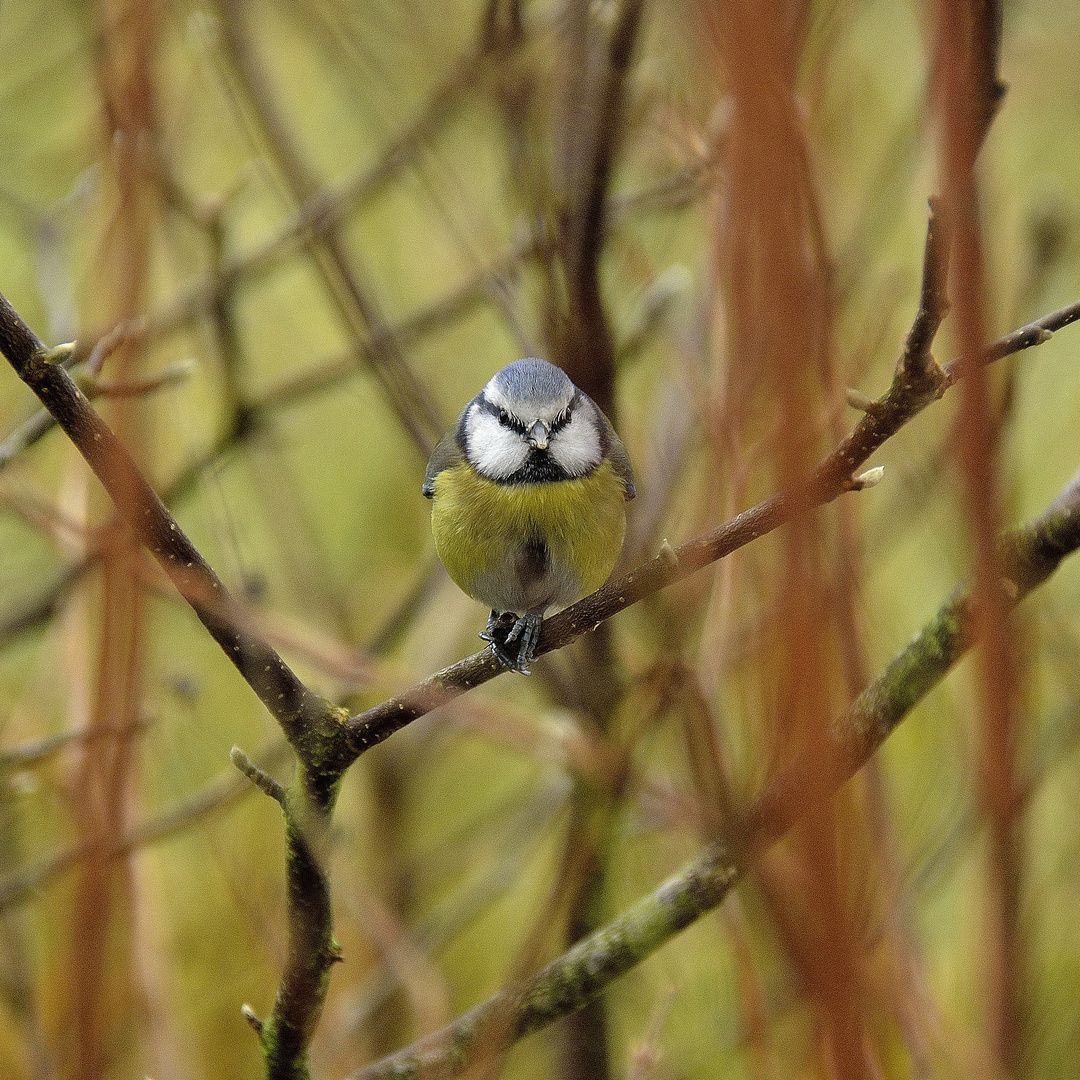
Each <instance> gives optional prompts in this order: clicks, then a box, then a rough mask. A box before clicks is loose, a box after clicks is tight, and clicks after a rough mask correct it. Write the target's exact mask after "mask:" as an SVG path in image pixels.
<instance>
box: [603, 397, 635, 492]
mask: <svg viewBox="0 0 1080 1080" xmlns="http://www.w3.org/2000/svg"><path fill="white" fill-rule="evenodd" d="M596 415H597V416H598V417H599V418H600V426H601V428H602V429H603V444H604V453H605V454H606V455H607V459H608V461H610V462H611V467H612V468H613V469H614V470H615V475H616V476H618V478H619V479H620V480H621V481H622V482H623V490H624V492H625V494H626V498H627V500H628V501H629V500H630V499H632V498H633V497H634V496H635V495H636V494H637V488H636V487H634V467H633V465H631V464H630V455H629V454H628V453H627V452H626V447H625V446H623V443H622V439H620V438H619V436H618V435H616V434H615V429H614V428H613V427H612V426H611V424H610V422H609V421H608V418H607V417H606V416H605V415H604V414H603V413H602V412H601V411H600V410H599V409H597V410H596Z"/></svg>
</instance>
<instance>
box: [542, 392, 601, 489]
mask: <svg viewBox="0 0 1080 1080" xmlns="http://www.w3.org/2000/svg"><path fill="white" fill-rule="evenodd" d="M584 411H585V410H584V408H579V409H577V410H576V411H575V412H574V415H573V416H571V417H570V423H568V424H567V425H566V427H564V428H563V429H562V430H561V431H559V432H558V434H557V435H555V436H554V438H552V440H551V444H550V445H549V446H548V452H549V453H550V454H551V456H552V457H553V458H554V459H555V461H556V462H557V463H558V464H559V465H560V466H562V468H563V470H564V471H565V472H567V473H569V475H570V476H584V475H585V474H586V473H588V472H591V471H592V470H593V469H595V468H596V466H597V465H599V464H600V459H601V457H602V454H601V451H600V432H599V431H598V430H597V427H596V424H595V423H593V422H592V421H593V418H592V417H591V416H587V415H583V413H584Z"/></svg>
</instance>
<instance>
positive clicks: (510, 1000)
mask: <svg viewBox="0 0 1080 1080" xmlns="http://www.w3.org/2000/svg"><path fill="white" fill-rule="evenodd" d="M1078 547H1080V473H1077V475H1076V476H1075V477H1074V478H1073V480H1072V481H1071V483H1070V484H1069V485H1068V487H1066V489H1065V490H1064V491H1063V492H1062V493H1061V495H1059V496H1058V498H1057V499H1055V500H1054V502H1053V503H1052V504H1051V506H1050V507H1049V508H1048V509H1047V510H1046V512H1045V513H1043V514H1042V515H1041V516H1040V517H1039V518H1037V519H1035V520H1034V521H1032V522H1030V523H1028V524H1026V525H1023V526H1021V527H1019V528H1017V529H1014V530H1011V531H1010V532H1009V533H1007V534H1006V535H1005V537H1004V538H1003V540H1002V542H1001V552H1002V558H1003V560H1004V562H1005V564H1006V565H1007V567H1008V573H1009V577H1010V580H1012V581H1013V582H1014V583H1015V584H1016V591H1015V597H1014V598H1012V600H1011V602H1012V603H1015V602H1017V601H1018V600H1020V599H1022V598H1023V597H1024V596H1026V595H1027V594H1028V593H1029V592H1031V590H1032V589H1034V588H1036V587H1037V586H1038V585H1040V584H1042V583H1043V582H1044V581H1045V580H1046V579H1047V578H1048V577H1049V576H1050V575H1051V574H1052V573H1053V572H1054V571H1055V570H1056V569H1057V567H1058V566H1059V565H1060V563H1061V561H1062V559H1064V558H1065V556H1067V555H1069V554H1071V553H1072V552H1074V551H1075V550H1076V549H1077V548H1078ZM974 628H975V627H974V620H973V617H972V609H971V598H970V595H969V594H967V593H965V592H962V591H961V592H958V593H956V594H955V595H954V596H953V597H951V598H950V599H949V600H948V601H947V602H946V603H945V604H944V605H943V606H942V608H941V609H940V610H939V611H938V613H937V615H936V616H935V617H934V618H933V619H932V620H931V621H930V622H929V623H927V625H926V626H925V627H924V628H923V629H922V631H921V632H920V633H919V634H918V635H917V636H916V637H915V639H914V640H913V641H912V642H911V644H909V645H908V646H907V647H906V648H905V649H904V650H903V651H902V652H900V653H899V654H898V655H897V656H896V657H895V659H894V660H893V661H892V662H891V663H890V664H889V666H888V667H887V668H886V669H885V671H884V672H883V673H882V674H881V676H879V678H878V679H876V680H875V681H874V682H873V683H871V684H870V686H868V687H867V688H866V689H865V690H864V691H863V692H862V693H861V694H860V695H859V696H858V698H856V700H855V701H854V702H853V703H852V705H851V706H850V708H849V709H848V710H847V712H846V713H845V714H844V715H843V716H842V717H840V718H839V719H838V721H837V722H836V724H835V725H834V726H833V728H832V730H831V736H832V737H831V739H830V741H829V744H828V745H827V746H824V747H816V748H815V753H816V754H820V755H821V756H822V758H823V759H824V760H825V761H826V762H827V764H828V785H827V788H828V790H829V791H834V790H835V789H836V788H838V787H839V786H840V785H841V784H843V783H844V782H845V781H846V780H848V779H850V777H851V776H853V775H854V774H855V773H856V772H857V771H858V770H859V769H860V768H861V767H862V766H863V765H864V764H865V763H866V762H867V760H868V759H869V758H870V756H871V755H872V754H873V753H874V752H875V751H876V750H877V749H878V747H880V746H881V744H882V743H883V742H884V741H885V739H886V738H887V737H888V736H889V734H891V732H892V731H893V730H894V729H895V728H896V726H897V724H899V723H900V721H901V720H903V718H904V717H905V716H906V715H907V714H908V713H909V712H910V711H911V710H912V709H913V708H914V707H915V705H917V704H918V702H919V701H921V700H922V699H923V698H924V697H925V696H926V694H927V693H928V692H929V691H930V690H931V689H932V688H933V687H934V686H936V685H937V683H938V682H940V681H941V679H942V678H944V676H945V675H946V674H947V673H948V671H949V670H950V669H951V668H952V667H953V665H954V664H955V663H956V662H957V661H958V660H959V659H960V657H961V656H962V655H963V654H964V653H965V652H966V651H967V650H968V649H969V648H970V647H971V645H972V644H973V630H974ZM805 769H806V762H805V760H801V759H800V760H799V761H796V762H794V763H793V764H792V765H790V766H789V767H788V768H786V769H785V770H784V771H783V772H782V773H781V774H779V775H778V776H776V777H775V778H774V779H773V780H772V782H770V783H769V784H768V785H767V787H766V789H765V791H764V793H763V794H762V795H761V796H759V798H758V799H757V801H756V802H755V803H754V804H753V805H752V806H751V808H750V810H749V812H747V813H746V814H744V815H743V816H742V817H741V818H740V819H739V821H738V824H737V827H736V829H735V830H734V832H733V834H732V835H731V836H730V837H728V838H726V839H717V840H715V841H714V842H713V843H712V844H710V845H709V847H707V848H706V849H705V850H704V851H702V852H701V854H699V855H698V856H697V857H696V858H695V859H694V860H693V861H692V862H690V863H689V864H688V865H687V866H686V867H684V868H683V870H682V871H680V872H679V873H678V874H676V875H675V876H674V877H672V878H671V879H669V880H668V881H666V882H665V883H664V884H663V885H661V886H660V887H659V888H658V889H656V890H655V891H654V892H653V893H651V894H650V895H649V896H646V897H644V898H643V899H641V900H639V901H638V902H637V903H636V904H634V905H633V906H632V907H630V908H628V909H627V910H626V911H624V912H623V913H622V914H621V915H619V916H618V917H617V918H616V919H614V920H613V921H612V922H610V923H608V924H607V925H606V926H604V927H603V928H602V929H600V930H598V931H597V932H596V933H594V934H591V935H590V936H589V937H587V938H585V939H584V940H582V941H580V942H579V943H578V944H577V945H575V946H574V947H573V948H572V949H570V950H569V951H568V952H566V953H564V954H563V955H562V956H560V957H559V958H558V959H557V960H554V961H553V962H552V963H550V964H548V965H547V967H545V968H544V969H543V970H541V971H540V972H538V973H537V974H536V975H534V976H533V977H532V978H530V979H528V980H526V981H525V982H524V983H523V984H522V985H520V986H515V987H511V988H509V989H507V990H504V991H502V992H500V993H498V994H496V995H495V996H494V997H491V998H489V999H488V1000H487V1001H485V1002H483V1003H482V1004H480V1005H478V1006H477V1007H476V1008H474V1009H473V1010H471V1011H470V1012H468V1013H466V1014H465V1015H464V1016H463V1017H461V1018H460V1019H458V1020H456V1021H454V1023H452V1024H450V1025H449V1026H448V1027H445V1028H443V1029H442V1030H441V1031H438V1032H435V1033H434V1034H433V1035H431V1036H429V1037H427V1038H425V1039H423V1040H421V1041H420V1042H418V1043H415V1044H414V1045H412V1046H409V1047H406V1048H405V1049H403V1050H400V1051H398V1052H397V1053H396V1054H393V1055H391V1056H390V1057H388V1058H384V1059H383V1060H382V1061H379V1062H375V1063H374V1064H372V1065H369V1066H367V1067H366V1068H363V1069H360V1070H358V1071H357V1072H354V1073H352V1074H351V1075H350V1077H349V1078H348V1080H406V1078H408V1080H412V1078H418V1077H422V1076H428V1075H434V1076H440V1077H451V1076H457V1075H460V1074H461V1073H463V1072H465V1071H466V1070H467V1069H468V1068H469V1066H470V1064H471V1063H472V1061H471V1052H472V1050H473V1048H475V1047H477V1046H478V1045H483V1044H484V1043H485V1040H486V1039H487V1038H489V1037H491V1034H492V1032H497V1033H498V1034H499V1035H501V1037H502V1042H501V1045H505V1044H506V1041H507V1040H509V1041H510V1042H514V1041H516V1040H517V1039H520V1038H522V1037H523V1036H525V1035H528V1034H529V1033H530V1032H533V1031H536V1030H538V1029H540V1028H542V1027H546V1026H547V1025H548V1024H551V1023H552V1022H554V1021H555V1020H558V1019H560V1018H562V1017H564V1016H566V1015H568V1014H569V1013H571V1012H573V1011H575V1010H577V1009H580V1008H582V1007H583V1006H584V1005H585V1004H586V1003H587V1002H588V1001H590V1000H591V999H592V998H594V997H595V996H596V995H597V994H599V993H600V992H601V991H603V989H604V988H605V987H606V986H607V985H608V984H609V983H611V982H612V981H613V980H615V979H617V978H618V977H619V976H620V975H623V974H625V973H626V972H627V971H629V970H630V969H631V968H632V967H634V966H636V965H637V964H638V963H640V962H641V961H642V960H644V959H645V958H646V957H647V956H649V955H650V954H651V953H653V952H655V951H656V949H658V948H659V947H660V946H661V945H663V944H664V943H665V942H667V941H669V940H670V939H671V938H672V937H674V936H675V935H676V934H678V933H679V932H680V931H681V930H683V929H685V928H686V927H687V926H689V925H690V924H691V923H693V922H694V921H695V920H697V919H698V918H700V917H701V916H702V915H704V914H705V913H706V912H708V911H711V910H712V909H713V908H715V907H716V906H717V905H718V904H719V903H720V902H721V901H722V900H723V899H724V897H725V896H727V894H728V893H729V892H730V891H731V889H732V888H733V887H734V886H735V885H736V884H738V883H739V881H740V880H741V879H742V877H743V876H744V874H745V869H746V866H747V864H748V861H749V860H753V859H754V858H756V857H758V856H760V855H761V854H762V853H763V852H764V851H765V850H767V849H768V848H769V847H771V846H772V845H773V844H774V843H775V842H776V841H777V840H778V839H779V838H780V837H781V836H783V835H784V833H785V832H787V830H788V829H790V828H791V826H792V825H794V824H795V821H796V820H797V818H796V814H795V812H794V808H795V807H796V806H800V805H801V807H802V812H809V811H810V810H812V807H811V806H807V805H806V803H805V801H804V802H802V803H800V802H798V801H796V800H793V799H792V797H791V793H792V791H800V790H802V781H801V779H800V777H802V776H803V775H805Z"/></svg>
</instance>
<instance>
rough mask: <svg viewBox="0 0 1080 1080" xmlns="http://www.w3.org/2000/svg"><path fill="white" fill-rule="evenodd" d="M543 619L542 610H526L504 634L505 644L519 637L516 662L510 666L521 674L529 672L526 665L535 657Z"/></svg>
mask: <svg viewBox="0 0 1080 1080" xmlns="http://www.w3.org/2000/svg"><path fill="white" fill-rule="evenodd" d="M543 621H544V613H543V612H542V611H528V612H526V613H525V614H524V615H522V616H520V617H519V618H518V620H517V622H516V623H514V625H513V627H512V628H511V630H510V633H509V634H507V635H506V644H507V645H510V644H511V643H512V642H514V641H518V640H519V639H520V644H519V645H518V655H517V663H515V664H513V665H512V667H513V669H514V671H519V672H521V674H522V675H529V674H531V672H530V671H529V669H528V666H527V665H528V664H531V663H532V662H533V660H535V659H536V646H537V644H538V643H539V641H540V626H541V624H542V623H543ZM496 655H498V654H496ZM500 659H501V657H500Z"/></svg>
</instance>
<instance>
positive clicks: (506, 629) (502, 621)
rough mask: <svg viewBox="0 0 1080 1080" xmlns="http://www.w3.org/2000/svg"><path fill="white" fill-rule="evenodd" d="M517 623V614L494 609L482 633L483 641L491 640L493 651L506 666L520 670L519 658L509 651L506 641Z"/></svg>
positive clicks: (513, 669) (496, 657) (497, 658)
mask: <svg viewBox="0 0 1080 1080" xmlns="http://www.w3.org/2000/svg"><path fill="white" fill-rule="evenodd" d="M516 625H517V616H516V615H515V614H514V613H513V612H512V611H492V613H491V615H490V616H489V617H488V621H487V626H486V627H485V628H484V631H483V633H481V634H480V635H479V636H480V639H481V640H482V641H490V642H491V653H492V655H493V656H494V657H495V659H496V660H498V661H499V663H500V664H502V666H503V667H504V668H509V669H510V670H511V671H518V670H519V667H518V658H517V657H516V656H514V655H513V654H512V653H510V652H508V651H507V649H506V645H505V643H506V642H507V641H508V640H509V638H510V633H511V632H512V628H513V627H514V626H516Z"/></svg>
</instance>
